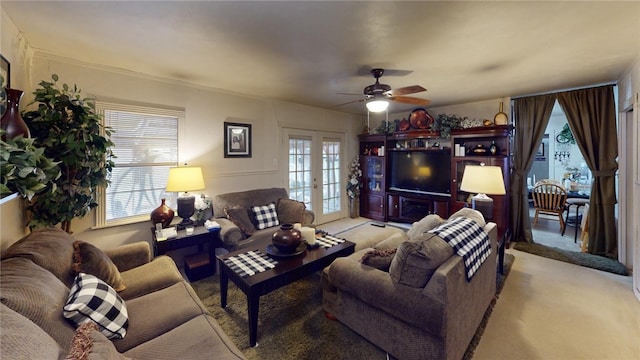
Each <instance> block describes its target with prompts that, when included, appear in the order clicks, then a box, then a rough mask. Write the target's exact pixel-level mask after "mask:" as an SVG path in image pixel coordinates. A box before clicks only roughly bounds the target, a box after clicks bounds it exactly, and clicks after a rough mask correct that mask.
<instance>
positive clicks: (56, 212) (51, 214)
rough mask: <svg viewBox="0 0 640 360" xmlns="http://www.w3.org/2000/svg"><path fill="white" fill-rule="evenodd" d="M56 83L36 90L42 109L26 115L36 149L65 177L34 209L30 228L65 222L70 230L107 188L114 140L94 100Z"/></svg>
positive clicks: (55, 78) (36, 201)
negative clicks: (100, 190)
mask: <svg viewBox="0 0 640 360" xmlns="http://www.w3.org/2000/svg"><path fill="white" fill-rule="evenodd" d="M51 79H52V80H53V82H47V81H42V82H40V84H39V85H40V86H41V88H39V89H36V91H34V93H33V94H34V95H35V99H34V101H33V102H32V103H30V104H29V105H32V104H34V103H35V104H37V105H38V109H37V110H34V111H29V112H26V113H24V114H22V117H23V118H24V120H25V121H26V122H27V125H28V126H29V129H30V130H31V136H32V137H34V138H35V139H36V141H35V145H37V146H41V147H44V154H45V155H46V156H48V157H51V158H53V159H54V160H55V161H58V162H60V169H61V172H62V176H60V177H59V178H58V179H57V180H56V185H57V186H56V187H52V188H51V190H50V191H47V192H44V193H41V194H39V195H37V196H36V197H35V198H34V201H33V202H32V203H31V204H30V205H29V207H28V210H29V211H31V214H32V218H31V220H30V222H29V227H31V228H34V227H40V226H53V225H56V224H58V223H61V224H62V229H63V230H65V231H67V232H69V233H70V232H71V220H73V219H74V218H76V217H83V216H85V215H87V214H88V213H89V212H90V211H91V209H93V208H95V207H97V206H98V203H97V202H96V199H95V196H96V188H97V187H99V186H108V184H109V179H108V177H109V175H110V173H111V169H112V168H113V166H114V163H113V161H112V158H113V153H112V151H111V148H112V147H113V142H112V141H111V140H110V139H109V137H110V136H111V129H110V128H109V127H105V126H103V125H102V124H101V123H100V115H98V114H97V113H96V112H95V105H94V104H93V103H92V102H90V100H91V99H86V98H81V96H80V92H81V91H80V89H78V87H77V86H76V85H74V86H73V88H71V87H69V86H68V85H67V84H63V85H62V88H59V87H58V86H57V81H58V75H56V74H53V75H52V76H51Z"/></svg>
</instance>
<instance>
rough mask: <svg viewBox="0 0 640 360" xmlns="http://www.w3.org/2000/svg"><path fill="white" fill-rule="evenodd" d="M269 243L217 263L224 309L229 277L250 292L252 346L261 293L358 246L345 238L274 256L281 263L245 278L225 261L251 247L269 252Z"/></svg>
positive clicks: (283, 284) (249, 311)
mask: <svg viewBox="0 0 640 360" xmlns="http://www.w3.org/2000/svg"><path fill="white" fill-rule="evenodd" d="M270 244H271V239H265V240H262V241H258V242H255V243H253V244H251V245H250V246H247V247H245V248H243V249H240V250H237V251H234V252H231V253H228V254H224V255H219V256H217V259H218V264H220V305H221V306H222V307H223V308H225V307H226V306H227V287H228V285H229V279H231V281H232V282H233V283H234V284H236V285H237V286H238V288H239V289H240V290H242V292H244V293H245V295H247V310H248V316H249V345H250V346H256V340H257V337H258V308H259V304H260V296H262V295H265V294H268V293H270V292H272V291H273V290H276V289H278V288H280V287H282V286H285V285H288V284H291V283H292V282H294V281H296V280H298V279H301V278H303V277H305V276H307V275H310V274H313V273H314V272H316V271H320V270H322V269H324V268H325V267H327V266H329V265H330V264H331V263H332V262H333V260H335V259H336V258H338V257H342V256H347V255H350V254H352V253H353V251H354V248H355V244H354V243H352V242H349V241H345V242H343V243H340V244H338V245H334V246H332V247H330V248H323V247H318V248H316V249H307V250H306V251H305V252H304V253H302V254H300V255H296V256H293V257H277V258H274V259H275V260H277V261H278V264H277V265H276V266H275V267H274V268H273V269H269V270H266V271H263V272H260V273H257V274H255V275H252V276H249V277H245V278H243V277H241V276H240V275H238V274H237V273H236V272H235V271H233V270H232V269H231V268H230V267H229V266H227V264H226V263H225V262H224V260H225V259H227V258H230V257H232V256H235V255H239V254H244V253H246V252H248V251H252V250H260V251H261V252H262V253H264V254H267V251H266V248H267V245H270Z"/></svg>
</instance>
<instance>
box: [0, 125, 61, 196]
mask: <svg viewBox="0 0 640 360" xmlns="http://www.w3.org/2000/svg"><path fill="white" fill-rule="evenodd" d="M3 134H4V130H0V135H3ZM33 142H34V139H25V138H24V137H22V136H18V137H16V138H13V139H7V140H6V141H2V140H0V198H4V197H6V196H8V195H11V194H13V193H16V192H17V193H19V194H20V195H21V196H22V197H24V198H26V199H27V200H29V201H31V200H32V199H33V197H34V196H35V195H37V194H39V193H42V192H43V191H45V190H47V189H55V187H56V184H55V182H54V181H55V180H57V179H58V178H59V177H60V168H59V167H58V163H57V162H55V161H53V160H52V159H50V158H48V157H46V156H45V155H44V149H43V148H39V147H36V146H34V145H33Z"/></svg>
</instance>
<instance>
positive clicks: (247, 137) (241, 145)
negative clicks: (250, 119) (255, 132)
mask: <svg viewBox="0 0 640 360" xmlns="http://www.w3.org/2000/svg"><path fill="white" fill-rule="evenodd" d="M224 157H226V158H235V157H248V158H250V157H251V124H240V123H232V122H226V121H225V123H224Z"/></svg>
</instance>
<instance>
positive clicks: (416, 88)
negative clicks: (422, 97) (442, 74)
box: [386, 85, 427, 96]
mask: <svg viewBox="0 0 640 360" xmlns="http://www.w3.org/2000/svg"><path fill="white" fill-rule="evenodd" d="M423 91H427V89H425V88H423V87H422V86H420V85H411V86H405V87H401V88H398V89H391V90H389V91H387V92H386V94H387V95H390V96H397V95H409V94H415V93H419V92H423Z"/></svg>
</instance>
